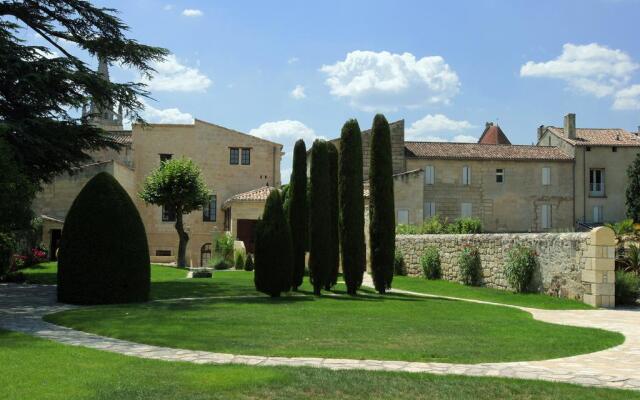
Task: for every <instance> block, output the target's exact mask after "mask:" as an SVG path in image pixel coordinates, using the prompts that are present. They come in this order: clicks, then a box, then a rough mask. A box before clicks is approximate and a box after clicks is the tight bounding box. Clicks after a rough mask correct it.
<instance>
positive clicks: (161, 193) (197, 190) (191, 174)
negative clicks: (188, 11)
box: [140, 158, 209, 268]
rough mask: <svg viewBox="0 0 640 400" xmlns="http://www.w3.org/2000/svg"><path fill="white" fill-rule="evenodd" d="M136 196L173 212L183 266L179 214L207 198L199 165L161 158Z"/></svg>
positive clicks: (185, 237) (183, 242) (184, 235)
mask: <svg viewBox="0 0 640 400" xmlns="http://www.w3.org/2000/svg"><path fill="white" fill-rule="evenodd" d="M140 198H141V199H142V200H144V201H145V202H146V203H147V204H153V205H156V206H162V207H164V210H165V212H167V213H168V214H169V215H175V220H176V223H175V227H176V231H177V232H178V238H179V242H178V266H179V267H182V268H184V267H186V266H187V260H186V252H187V243H188V242H189V235H188V234H187V232H186V231H185V229H184V223H183V216H184V215H185V214H189V213H190V212H192V211H195V210H198V209H200V208H202V206H203V205H205V204H206V203H207V202H208V201H209V190H208V189H207V186H206V185H205V183H204V180H203V179H202V174H201V172H200V168H198V166H197V165H196V164H195V163H194V162H193V161H192V160H190V159H188V158H179V159H175V160H168V161H165V162H163V163H162V164H161V165H160V167H158V168H157V169H156V170H154V171H152V172H151V174H150V175H149V176H147V179H146V180H145V182H144V187H143V188H142V191H141V192H140Z"/></svg>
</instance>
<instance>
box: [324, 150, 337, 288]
mask: <svg viewBox="0 0 640 400" xmlns="http://www.w3.org/2000/svg"><path fill="white" fill-rule="evenodd" d="M327 154H328V157H329V204H328V206H329V214H330V218H329V230H330V237H329V239H330V243H331V251H330V253H329V278H328V280H327V282H326V284H325V289H326V290H330V289H331V288H332V287H333V286H335V285H336V283H338V270H339V269H340V234H339V229H338V214H339V209H338V149H337V148H336V146H335V145H334V144H333V143H331V142H327Z"/></svg>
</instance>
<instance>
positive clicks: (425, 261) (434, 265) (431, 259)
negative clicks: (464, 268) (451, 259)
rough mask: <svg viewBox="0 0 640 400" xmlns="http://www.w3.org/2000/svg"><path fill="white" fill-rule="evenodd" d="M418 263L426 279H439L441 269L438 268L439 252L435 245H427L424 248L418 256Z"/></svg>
mask: <svg viewBox="0 0 640 400" xmlns="http://www.w3.org/2000/svg"><path fill="white" fill-rule="evenodd" d="M420 265H422V271H423V272H424V276H425V278H427V279H440V276H441V275H442V271H441V270H440V252H439V251H438V248H437V247H434V246H429V247H427V248H426V249H424V253H423V254H422V257H420Z"/></svg>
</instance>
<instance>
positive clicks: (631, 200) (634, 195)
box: [626, 154, 640, 222]
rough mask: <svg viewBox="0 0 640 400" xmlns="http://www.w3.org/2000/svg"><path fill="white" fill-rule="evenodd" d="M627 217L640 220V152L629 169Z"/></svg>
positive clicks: (636, 220)
mask: <svg viewBox="0 0 640 400" xmlns="http://www.w3.org/2000/svg"><path fill="white" fill-rule="evenodd" d="M627 177H628V178H629V183H628V184H627V192H626V197H627V201H626V203H627V217H629V218H631V219H633V220H634V221H635V222H640V154H638V155H637V156H636V159H635V160H633V162H632V163H631V165H629V168H628V169H627Z"/></svg>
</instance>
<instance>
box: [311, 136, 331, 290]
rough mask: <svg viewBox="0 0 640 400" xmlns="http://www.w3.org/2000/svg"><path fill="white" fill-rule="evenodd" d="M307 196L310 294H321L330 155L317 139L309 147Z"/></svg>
mask: <svg viewBox="0 0 640 400" xmlns="http://www.w3.org/2000/svg"><path fill="white" fill-rule="evenodd" d="M310 191H311V192H310V195H309V214H310V215H309V272H310V280H311V284H312V285H313V293H314V294H316V295H320V291H321V289H322V288H323V287H324V286H325V285H326V283H327V280H328V278H329V268H330V262H331V258H330V257H331V237H330V236H331V227H330V224H329V220H330V218H331V213H330V210H329V197H330V193H329V154H328V150H327V142H325V141H324V140H320V139H316V141H314V142H313V146H312V147H311V185H310Z"/></svg>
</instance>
